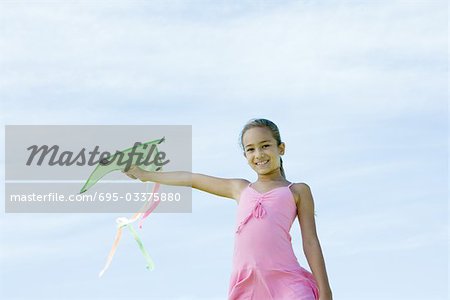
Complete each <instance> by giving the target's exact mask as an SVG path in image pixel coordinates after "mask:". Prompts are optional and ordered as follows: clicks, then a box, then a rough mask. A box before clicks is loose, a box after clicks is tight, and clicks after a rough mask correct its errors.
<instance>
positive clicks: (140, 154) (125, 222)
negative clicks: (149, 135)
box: [80, 137, 165, 277]
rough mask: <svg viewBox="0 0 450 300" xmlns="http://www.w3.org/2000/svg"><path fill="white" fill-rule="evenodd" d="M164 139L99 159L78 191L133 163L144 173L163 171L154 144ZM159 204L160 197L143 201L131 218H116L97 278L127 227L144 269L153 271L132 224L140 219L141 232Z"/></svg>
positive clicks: (155, 186)
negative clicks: (135, 243)
mask: <svg viewBox="0 0 450 300" xmlns="http://www.w3.org/2000/svg"><path fill="white" fill-rule="evenodd" d="M164 140H165V138H164V137H163V138H161V139H158V140H153V141H150V142H146V143H136V144H135V146H133V147H131V148H128V149H125V150H122V151H117V152H116V153H115V154H114V155H109V156H107V157H106V158H103V159H101V160H100V161H99V163H98V164H97V167H96V168H95V169H94V171H93V172H92V173H91V175H90V176H89V178H88V179H87V180H86V183H85V184H84V186H83V187H82V188H81V190H80V194H81V193H84V192H86V191H87V190H89V189H90V188H91V187H92V186H94V185H95V184H96V183H97V182H98V181H99V180H100V179H101V178H102V177H103V176H105V175H106V174H108V173H111V172H113V171H119V170H120V171H127V170H128V168H129V167H130V166H131V165H132V164H137V165H138V166H140V167H141V168H142V169H143V170H146V171H151V172H156V171H160V170H161V169H162V167H161V166H159V165H158V162H159V157H158V153H159V152H158V150H157V146H156V145H157V144H158V145H159V144H161V143H162V142H164ZM155 150H156V151H155ZM152 156H153V158H154V159H153V161H154V162H156V163H155V164H153V163H148V162H149V160H150V159H151V158H152ZM124 157H128V159H129V160H128V161H127V164H126V165H124V163H123V159H124ZM144 157H146V158H145V161H146V162H147V163H144V164H142V159H143V158H144ZM159 186H160V185H159V183H154V185H153V189H152V192H151V194H150V195H151V196H150V198H149V199H148V201H150V200H151V199H152V198H153V195H154V194H155V193H157V192H158V189H159ZM159 202H160V201H159V198H158V199H156V200H155V199H153V202H151V203H150V202H146V203H145V204H144V206H143V207H142V208H141V209H140V210H139V212H137V213H135V214H134V215H133V216H132V217H131V218H130V219H128V218H125V217H121V218H117V219H116V223H117V231H116V236H115V238H114V243H113V245H112V248H111V250H110V252H109V254H108V258H107V260H106V264H105V266H104V268H103V269H102V270H101V271H100V273H99V275H98V276H99V277H102V276H103V274H104V273H105V272H106V270H107V269H108V267H109V265H110V264H111V261H112V258H113V256H114V253H115V252H116V249H117V246H118V244H119V242H120V239H121V237H122V230H123V228H124V227H127V228H128V229H129V230H130V232H131V234H132V235H133V237H134V239H135V240H136V242H137V244H138V246H139V249H140V250H141V252H142V254H143V256H144V258H145V260H146V263H147V265H146V268H147V269H148V270H153V269H154V266H155V265H154V263H153V260H152V258H151V257H150V255H149V254H148V252H147V250H146V249H145V247H144V245H143V243H142V241H141V239H140V238H139V235H138V234H137V232H136V230H134V228H133V226H132V223H134V222H135V221H137V220H138V219H139V217H142V218H141V220H140V222H139V228H140V229H142V223H143V221H144V219H145V218H147V216H148V215H149V214H150V213H151V212H152V211H153V210H154V209H155V208H156V207H157V206H158V204H159Z"/></svg>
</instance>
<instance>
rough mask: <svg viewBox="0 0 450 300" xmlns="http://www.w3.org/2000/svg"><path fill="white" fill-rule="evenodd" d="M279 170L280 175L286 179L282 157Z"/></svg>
mask: <svg viewBox="0 0 450 300" xmlns="http://www.w3.org/2000/svg"><path fill="white" fill-rule="evenodd" d="M280 172H281V176H283V177H284V179H286V174H284V168H283V159H282V158H281V157H280Z"/></svg>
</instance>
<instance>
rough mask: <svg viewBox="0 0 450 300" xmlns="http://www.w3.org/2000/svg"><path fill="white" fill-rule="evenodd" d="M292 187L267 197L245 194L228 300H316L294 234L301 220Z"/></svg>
mask: <svg viewBox="0 0 450 300" xmlns="http://www.w3.org/2000/svg"><path fill="white" fill-rule="evenodd" d="M291 185H292V183H291V184H289V185H288V186H284V187H278V188H275V189H272V190H270V191H268V192H266V193H260V192H258V191H256V190H255V189H253V187H251V183H250V184H249V185H248V186H247V187H246V188H245V189H244V190H243V191H242V193H241V196H240V201H239V206H238V210H237V224H236V225H237V230H236V234H235V243H234V256H233V268H232V273H231V276H230V285H229V290H228V299H229V300H294V299H295V300H317V299H319V291H318V288H317V283H316V281H315V279H314V276H313V274H312V273H311V272H309V271H308V270H306V269H304V268H303V267H301V266H300V264H299V263H298V261H297V258H296V256H295V254H294V250H293V249H292V243H291V235H290V233H289V230H290V228H291V226H292V223H293V222H294V219H295V218H296V216H297V207H296V205H295V200H294V196H293V194H292V192H291V189H290V187H291Z"/></svg>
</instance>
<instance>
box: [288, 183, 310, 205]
mask: <svg viewBox="0 0 450 300" xmlns="http://www.w3.org/2000/svg"><path fill="white" fill-rule="evenodd" d="M291 191H292V194H293V196H294V199H295V205H296V206H297V207H298V206H299V204H300V199H301V194H303V193H304V192H305V191H306V192H308V191H309V192H310V191H311V189H310V187H309V185H308V184H306V183H304V182H292V185H291Z"/></svg>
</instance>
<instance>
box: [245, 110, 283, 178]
mask: <svg viewBox="0 0 450 300" xmlns="http://www.w3.org/2000/svg"><path fill="white" fill-rule="evenodd" d="M255 127H261V128H267V129H269V130H270V131H271V132H272V136H273V138H274V139H275V140H276V141H277V146H279V145H280V144H281V136H280V130H278V127H277V125H275V123H273V122H272V121H270V120H267V119H251V120H250V121H248V122H247V124H245V126H244V128H242V131H241V134H240V136H239V141H240V142H239V143H240V145H241V147H242V150H244V141H243V138H244V133H245V132H246V131H247V130H249V129H250V128H255ZM244 154H245V152H244ZM280 172H281V176H283V177H284V178H286V175H285V173H284V169H283V159H282V158H281V157H280Z"/></svg>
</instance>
